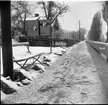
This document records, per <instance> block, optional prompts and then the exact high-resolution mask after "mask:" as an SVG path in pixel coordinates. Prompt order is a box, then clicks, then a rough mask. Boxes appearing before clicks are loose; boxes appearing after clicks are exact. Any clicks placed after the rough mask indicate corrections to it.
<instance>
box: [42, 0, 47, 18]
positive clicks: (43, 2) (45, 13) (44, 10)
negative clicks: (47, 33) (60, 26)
mask: <svg viewBox="0 0 108 105" xmlns="http://www.w3.org/2000/svg"><path fill="white" fill-rule="evenodd" d="M42 4H43V8H44V11H45V17H46V18H48V16H47V11H46V7H45V3H44V2H43V1H42Z"/></svg>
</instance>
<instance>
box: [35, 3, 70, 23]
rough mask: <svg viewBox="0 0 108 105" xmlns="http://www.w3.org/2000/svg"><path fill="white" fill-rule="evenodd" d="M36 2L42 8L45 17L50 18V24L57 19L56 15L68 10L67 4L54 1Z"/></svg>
mask: <svg viewBox="0 0 108 105" xmlns="http://www.w3.org/2000/svg"><path fill="white" fill-rule="evenodd" d="M37 4H38V5H40V6H41V8H42V9H43V10H44V13H45V17H46V19H48V20H50V24H53V23H54V22H56V21H55V20H57V17H58V16H61V15H62V14H63V13H66V12H67V11H68V10H69V6H68V5H66V4H65V3H59V2H56V1H47V2H44V1H40V2H38V3H37Z"/></svg>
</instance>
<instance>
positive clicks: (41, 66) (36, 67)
mask: <svg viewBox="0 0 108 105" xmlns="http://www.w3.org/2000/svg"><path fill="white" fill-rule="evenodd" d="M32 69H34V70H42V71H43V72H44V71H45V69H44V66H43V65H42V64H35V65H34V66H33V67H32Z"/></svg>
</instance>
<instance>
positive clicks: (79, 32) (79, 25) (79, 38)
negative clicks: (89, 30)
mask: <svg viewBox="0 0 108 105" xmlns="http://www.w3.org/2000/svg"><path fill="white" fill-rule="evenodd" d="M80 38H81V35H80V20H79V42H80Z"/></svg>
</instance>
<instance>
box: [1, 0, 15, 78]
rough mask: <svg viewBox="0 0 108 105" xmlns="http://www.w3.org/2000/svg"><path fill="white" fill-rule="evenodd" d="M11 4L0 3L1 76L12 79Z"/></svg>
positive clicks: (6, 2) (7, 2)
mask: <svg viewBox="0 0 108 105" xmlns="http://www.w3.org/2000/svg"><path fill="white" fill-rule="evenodd" d="M10 6H11V2H10V1H1V2H0V11H1V42H2V43H1V46H2V58H3V76H4V77H7V76H10V78H11V79H12V77H13V57H12V38H11V10H10V9H11V7H10Z"/></svg>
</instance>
